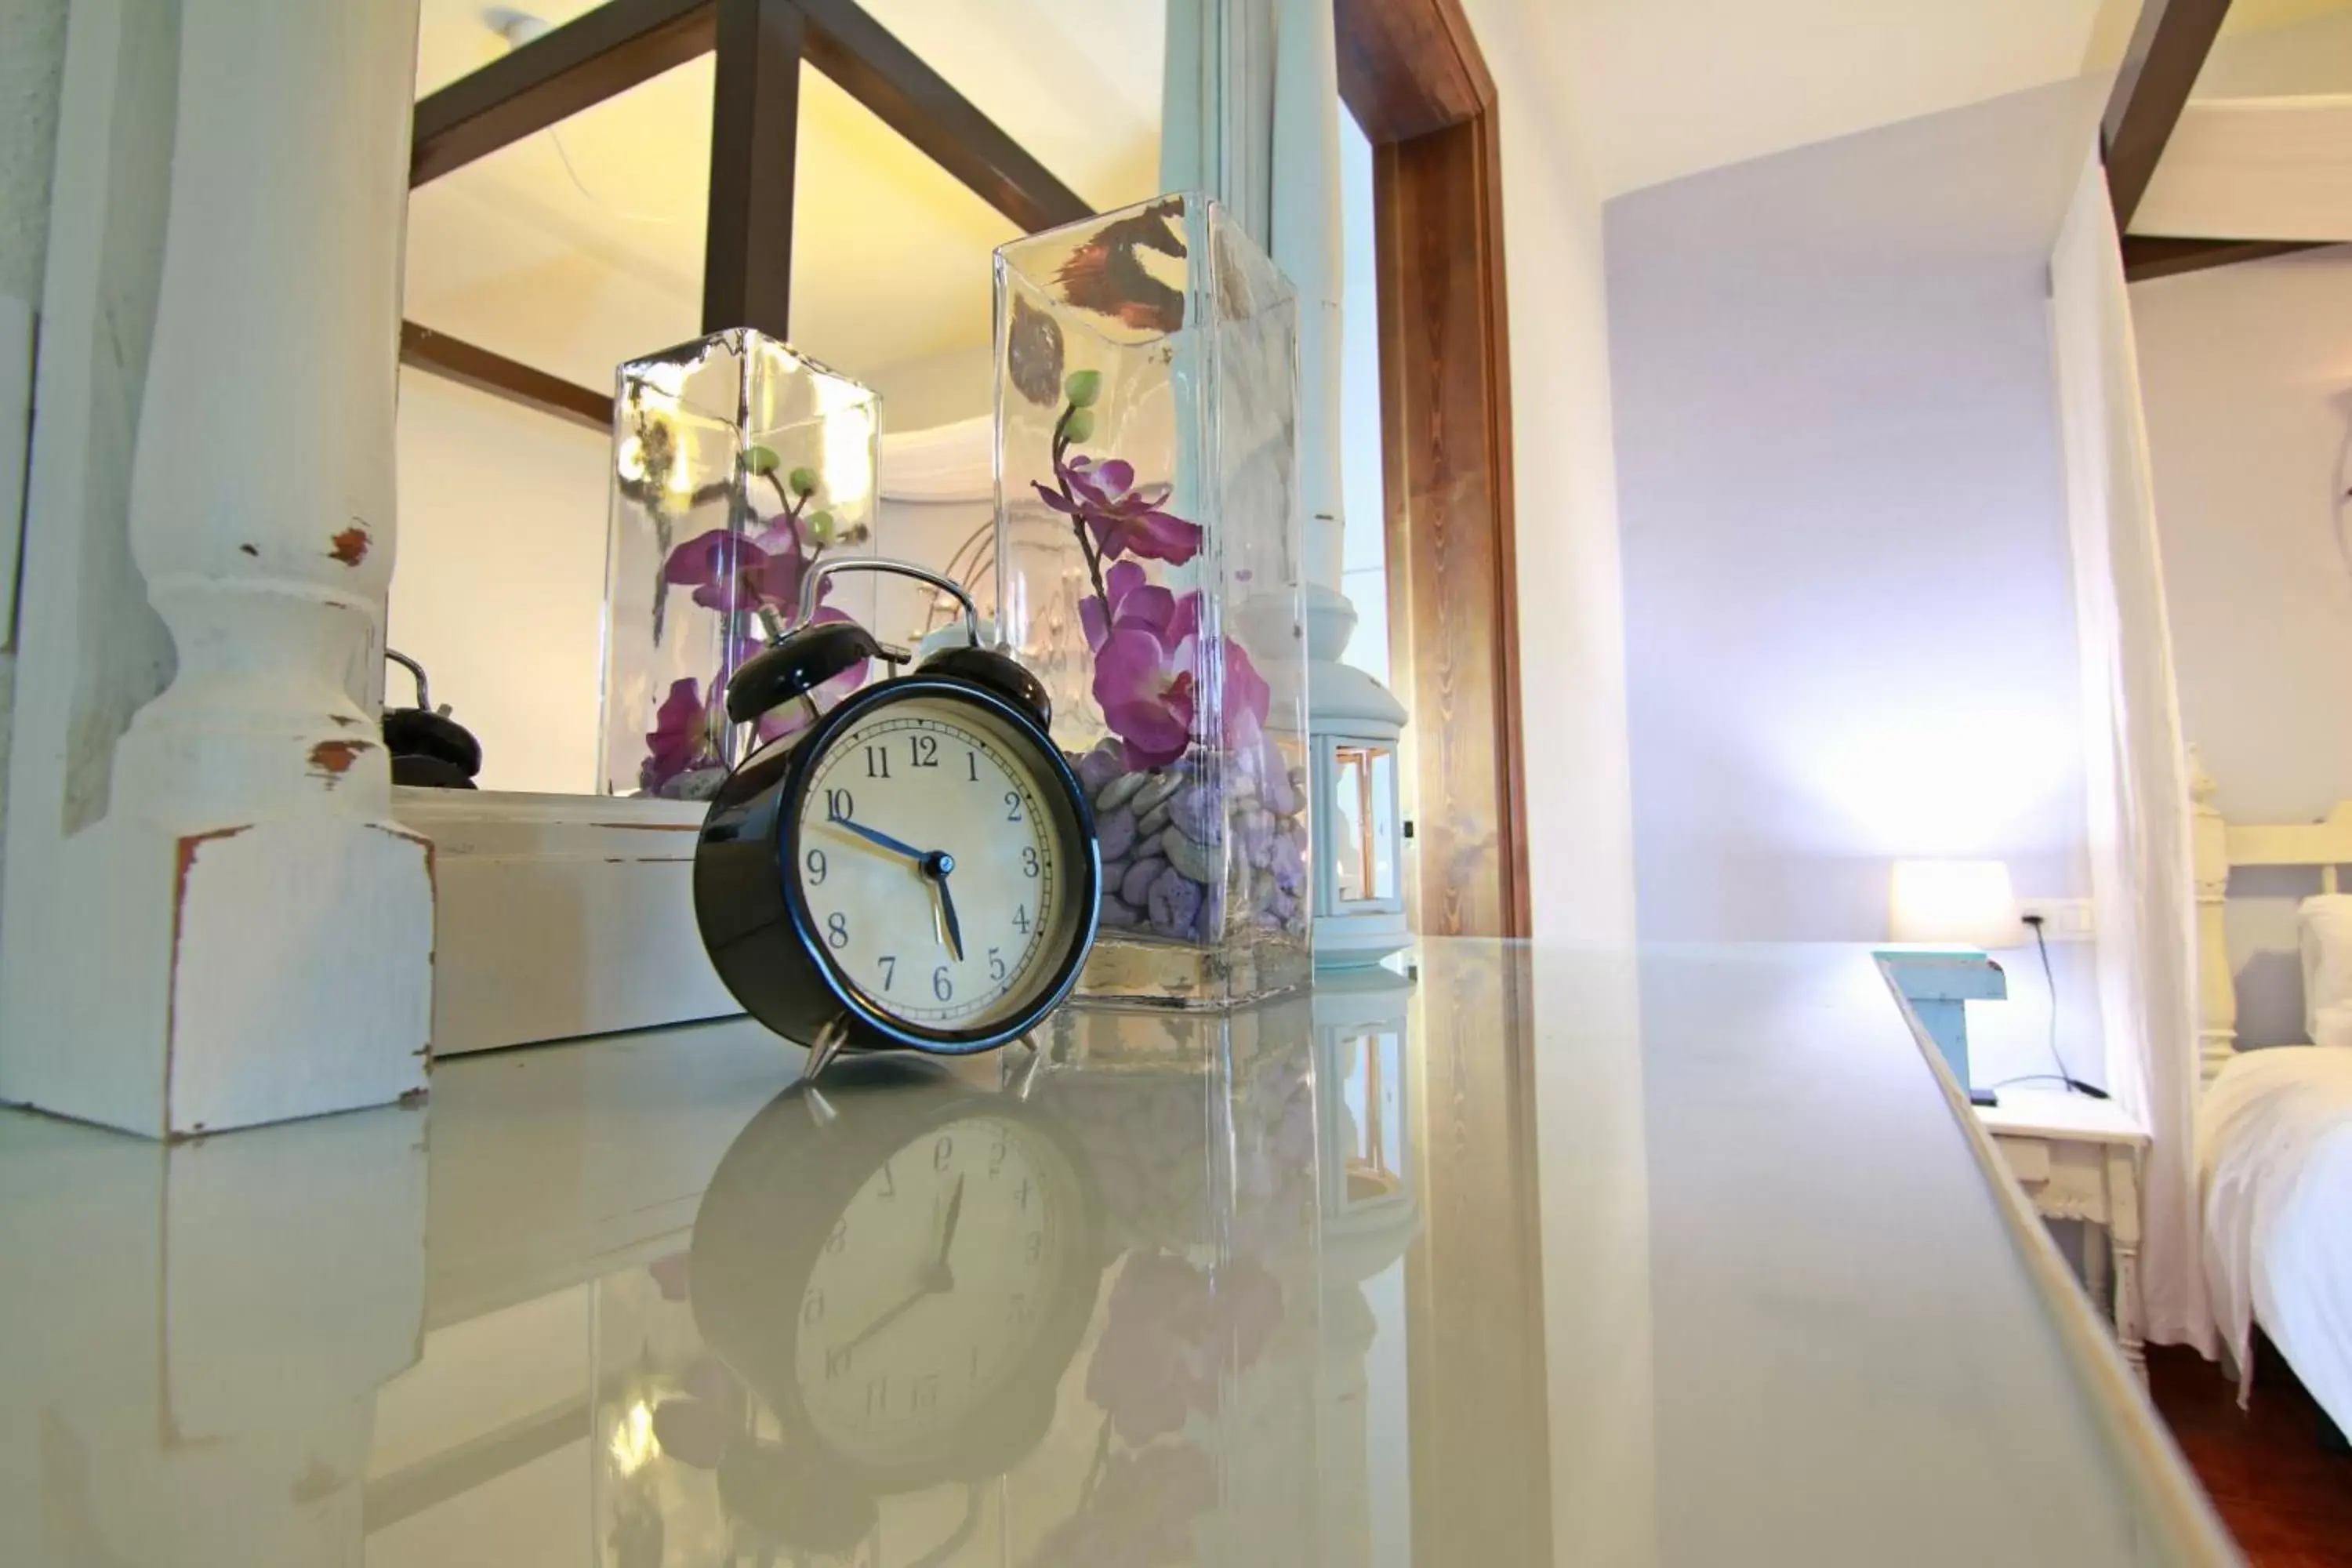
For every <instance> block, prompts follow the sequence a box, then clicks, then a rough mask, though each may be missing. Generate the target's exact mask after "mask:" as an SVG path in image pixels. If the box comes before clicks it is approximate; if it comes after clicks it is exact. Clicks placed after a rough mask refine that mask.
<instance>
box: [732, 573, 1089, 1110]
mask: <svg viewBox="0 0 2352 1568" xmlns="http://www.w3.org/2000/svg"><path fill="white" fill-rule="evenodd" d="M858 571H876V572H892V573H898V574H904V575H906V576H909V577H914V578H916V579H919V581H921V582H924V583H928V584H931V585H932V586H933V587H936V588H939V589H940V590H942V591H944V592H946V593H949V594H952V595H955V597H956V598H957V599H958V600H960V601H961V604H962V605H963V612H964V625H965V627H966V631H967V635H968V640H967V643H966V646H963V647H949V648H944V649H941V650H940V651H939V652H937V653H934V654H932V655H930V656H929V657H928V658H924V659H922V660H921V661H920V662H919V663H913V664H912V667H911V668H909V669H908V672H907V673H905V674H903V675H899V676H897V677H896V678H894V679H887V680H884V681H881V682H879V683H877V684H875V685H871V686H867V687H866V688H864V689H860V690H858V691H856V692H855V693H854V694H852V695H851V696H849V697H847V698H845V699H844V700H841V701H840V702H838V703H836V704H835V706H834V707H832V708H831V709H829V710H823V711H820V710H818V708H817V705H816V700H815V697H814V693H815V692H816V690H817V689H818V688H819V687H821V686H822V685H823V684H824V682H825V681H826V680H829V679H833V678H834V677H835V676H838V675H841V674H843V673H844V672H845V671H847V670H850V669H853V668H856V666H857V665H858V664H859V663H860V662H861V661H864V660H866V659H879V660H883V661H886V662H888V663H891V664H894V665H897V664H908V663H909V662H910V660H909V658H908V655H907V654H906V653H904V652H902V651H900V650H898V649H895V648H887V647H883V646H882V645H880V644H879V643H877V641H876V640H875V638H874V637H873V635H872V634H871V633H869V632H868V631H866V628H864V627H863V626H858V625H856V623H855V622H852V621H846V620H842V621H832V622H818V621H816V620H815V619H814V616H815V613H816V608H817V603H818V599H819V596H820V594H821V591H822V589H821V584H823V582H824V579H825V578H827V577H829V576H832V575H834V574H838V573H843V572H858ZM800 609H801V626H800V627H799V628H798V629H797V630H793V631H789V632H782V633H772V636H771V638H770V641H769V644H768V646H767V647H765V648H763V649H762V650H761V652H760V653H758V654H757V655H755V656H753V657H752V658H751V659H749V660H747V661H746V662H745V663H744V665H743V667H742V668H740V669H739V670H737V671H736V673H735V676H734V678H733V679H731V680H730V681H729V682H728V685H727V716H728V717H729V718H730V720H732V721H735V722H737V723H751V722H753V721H757V720H758V719H760V718H761V717H762V716H763V715H767V714H770V713H772V712H774V711H775V710H778V709H781V708H783V707H785V706H786V705H787V704H791V703H799V704H802V705H803V712H804V717H805V719H806V720H807V722H806V723H804V724H803V727H801V728H800V729H798V730H797V731H793V732H791V733H787V734H785V735H783V736H782V737H781V738H779V739H776V740H773V741H771V742H768V743H767V744H765V745H763V746H761V747H760V748H759V749H758V750H756V751H754V752H752V753H751V755H750V756H748V757H746V758H745V759H744V760H743V762H742V763H741V765H740V766H739V767H737V768H736V770H735V771H734V772H733V773H731V774H730V775H729V777H728V778H727V780H726V782H725V783H724V784H721V785H720V786H719V793H718V795H716V796H715V797H714V798H713V799H712V801H711V803H710V811H709V816H706V817H705V818H704V820H703V825H702V832H701V836H700V837H699V838H698V841H697V843H696V846H695V855H694V913H695V921H696V923H697V924H698V927H699V928H700V931H701V934H702V942H703V945H704V947H705V948H707V949H708V950H709V953H710V961H711V963H712V964H713V965H714V966H715V967H716V968H717V969H718V971H719V979H720V980H721V981H722V982H724V983H725V984H726V986H727V989H728V990H729V991H730V992H731V993H733V994H734V996H735V999H736V1000H737V1001H739V1002H740V1003H741V1004H742V1005H743V1006H744V1008H745V1009H746V1010H747V1011H748V1012H750V1013H751V1016H753V1017H756V1018H758V1019H759V1020H760V1021H761V1023H763V1024H765V1025H767V1026H768V1027H770V1028H772V1029H773V1030H775V1031H776V1032H777V1033H778V1034H780V1035H782V1036H784V1037H786V1038H788V1039H793V1040H798V1041H800V1042H802V1043H803V1044H805V1045H807V1046H809V1047H810V1048H811V1056H810V1060H809V1066H808V1068H807V1073H808V1076H810V1077H814V1076H815V1075H816V1074H817V1073H819V1072H821V1071H823V1070H824V1065H825V1063H826V1062H828V1061H830V1060H831V1059H832V1058H833V1056H834V1054H835V1052H836V1051H839V1050H844V1049H847V1050H898V1049H911V1050H918V1051H929V1052H933V1053H937V1054H942V1055H965V1054H969V1053H971V1052H975V1051H984V1050H990V1049H992V1048H994V1047H998V1046H1002V1045H1004V1044H1007V1043H1008V1042H1010V1041H1013V1040H1016V1039H1018V1038H1020V1037H1022V1036H1024V1035H1025V1034H1027V1033H1028V1032H1029V1031H1030V1030H1031V1029H1032V1028H1034V1027H1035V1026H1036V1025H1037V1023H1038V1021H1039V1020H1040V1019H1042V1018H1043V1017H1045V1015H1046V1014H1047V1013H1048V1012H1050V1011H1052V1010H1053V1008H1055V1006H1056V1005H1059V1004H1060V1003H1061V1002H1062V1001H1063V1000H1064V999H1065V998H1066V997H1067V996H1068V995H1069V994H1070V991H1071V988H1072V987H1073V986H1075V985H1076V984H1077V979H1078V971H1079V969H1080V968H1081V967H1082V966H1083V965H1084V964H1085V963H1086V960H1087V952H1089V951H1090V950H1091V949H1092V947H1093V945H1094V939H1095V922H1096V916H1097V903H1098V897H1099V888H1100V883H1101V880H1102V861H1101V856H1100V853H1099V851H1098V850H1097V847H1096V843H1095V827H1094V816H1093V813H1092V811H1091V809H1090V808H1089V807H1088V805H1087V796H1086V792H1085V790H1084V789H1082V788H1081V787H1080V785H1079V784H1078V781H1077V777H1076V774H1075V773H1072V772H1071V770H1070V766H1069V764H1068V763H1066V762H1065V761H1064V760H1063V757H1062V753H1061V751H1060V750H1059V748H1057V747H1056V746H1055V744H1054V742H1053V739H1052V737H1051V736H1050V735H1049V734H1048V733H1047V725H1048V724H1049V723H1050V722H1051V721H1052V717H1053V714H1052V709H1051V705H1050V703H1049V702H1048V700H1047V699H1046V696H1045V688H1044V686H1043V685H1042V684H1040V682H1039V681H1038V680H1037V679H1036V677H1034V676H1033V675H1031V674H1030V673H1029V672H1028V671H1027V670H1025V669H1024V668H1021V666H1020V665H1018V664H1017V663H1015V662H1014V661H1013V659H1012V658H1010V657H1009V656H1007V655H1005V654H1003V653H999V652H996V651H994V650H993V649H990V648H985V647H981V646H980V617H979V613H978V611H977V610H975V609H974V607H973V605H972V602H971V595H968V594H966V593H965V592H964V590H963V588H962V586H961V584H957V583H955V582H954V581H952V580H951V579H949V578H946V577H942V576H940V575H939V574H937V573H934V572H930V571H927V570H925V569H924V568H922V567H920V566H916V565H913V564H911V563H906V562H900V561H885V560H874V559H858V560H846V561H835V562H826V563H824V564H822V565H820V566H818V567H817V568H816V569H815V570H814V571H813V572H811V573H810V574H808V576H807V577H806V578H805V579H804V580H803V584H802V586H801V606H800Z"/></svg>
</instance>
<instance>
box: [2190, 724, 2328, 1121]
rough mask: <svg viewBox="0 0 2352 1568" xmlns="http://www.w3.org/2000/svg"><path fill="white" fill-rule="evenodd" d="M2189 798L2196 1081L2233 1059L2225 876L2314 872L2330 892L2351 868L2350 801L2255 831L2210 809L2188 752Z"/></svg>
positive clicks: (2200, 768)
mask: <svg viewBox="0 0 2352 1568" xmlns="http://www.w3.org/2000/svg"><path fill="white" fill-rule="evenodd" d="M2189 795H2190V797H2191V798H2192V800H2193V801H2194V802H2195V809H2196V871H2197V992H2198V1001H2199V1015H2200V1024H2199V1028H2198V1061H2199V1065H2200V1069H2201V1072H2202V1079H2201V1081H2202V1083H2203V1084H2205V1085H2207V1086H2210V1085H2211V1083H2212V1081H2213V1079H2214V1078H2215V1076H2216V1075H2218V1074H2219V1073H2220V1072H2221V1069H2222V1068H2225V1067H2227V1066H2228V1065H2229V1064H2230V1059H2231V1058H2232V1057H2234V1056H2236V1055H2237V1054H2238V983H2237V971H2236V968H2235V966H2234V965H2233V964H2231V962H2230V937H2229V931H2228V929H2227V928H2226V926H2225V925H2224V923H2223V920H2222V916H2223V913H2224V910H2225V908H2226V906H2227V904H2228V901H2229V896H2230V873H2231V871H2232V870H2233V869H2235V868H2238V867H2240V866H2303V867H2316V868H2318V870H2319V887H2320V890H2321V891H2322V892H2327V893H2333V892H2335V891H2336V868H2338V867H2341V866H2352V800H2340V801H2337V802H2336V805H2334V806H2332V807H2330V808H2329V810H2328V813H2327V815H2326V816H2325V817H2323V818H2322V819H2321V820H2319V821H2317V822H2299V823H2290V824H2283V825H2257V824H2248V823H2238V822H2229V821H2225V820H2224V819H2223V818H2222V816H2221V809H2220V808H2219V807H2218V806H2216V805H2214V804H2213V795H2214V784H2213V779H2212V775H2211V774H2210V773H2207V772H2206V771H2205V764H2204V763H2203V762H2202V760H2200V758H2199V756H2198V754H2197V748H2196V747H2194V746H2191V747H2189Z"/></svg>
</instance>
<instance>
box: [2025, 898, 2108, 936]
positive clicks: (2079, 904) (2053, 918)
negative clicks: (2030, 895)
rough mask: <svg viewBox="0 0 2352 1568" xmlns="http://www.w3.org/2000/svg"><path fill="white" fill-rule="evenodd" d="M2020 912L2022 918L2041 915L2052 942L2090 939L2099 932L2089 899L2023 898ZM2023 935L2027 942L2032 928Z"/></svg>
mask: <svg viewBox="0 0 2352 1568" xmlns="http://www.w3.org/2000/svg"><path fill="white" fill-rule="evenodd" d="M2017 912H2018V915H2019V916H2020V918H2021V920H2022V917H2024V916H2026V915H2040V916H2041V917H2042V935H2043V936H2044V937H2045V938H2047V939H2048V940H2050V941H2052V942H2089V941H2090V940H2091V939H2092V938H2093V937H2095V936H2096V935H2097V934H2098V925H2097V922H2096V921H2094V920H2093V919H2092V918H2091V900H2088V899H2020V900H2017ZM2023 935H2024V939H2025V941H2026V942H2032V940H2033V932H2032V931H2031V930H2028V931H2025V932H2024V933H2023Z"/></svg>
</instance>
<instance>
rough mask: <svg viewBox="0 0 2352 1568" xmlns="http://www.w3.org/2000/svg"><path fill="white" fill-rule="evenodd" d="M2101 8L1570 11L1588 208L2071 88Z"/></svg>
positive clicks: (1785, 5)
mask: <svg viewBox="0 0 2352 1568" xmlns="http://www.w3.org/2000/svg"><path fill="white" fill-rule="evenodd" d="M2099 3H2100V0H1570V3H1569V4H1568V5H1565V6H1564V7H1563V9H1564V10H1565V11H1566V12H1568V13H1570V14H1571V15H1570V16H1569V17H1568V18H1567V24H1568V29H1569V36H1568V37H1567V38H1565V39H1563V40H1562V41H1563V43H1565V44H1566V45H1568V46H1569V47H1568V49H1567V54H1568V57H1569V63H1570V81H1571V91H1572V92H1573V94H1574V96H1575V97H1576V99H1577V100H1578V101H1579V103H1580V109H1581V117H1582V120H1583V123H1584V127H1585V131H1586V134H1587V137H1588V139H1589V142H1590V153H1591V158H1592V162H1593V172H1594V174H1595V176H1596V178H1597V179H1598V181H1599V183H1600V185H1601V195H1602V196H1603V197H1607V196H1612V195H1618V194H1620V193H1622V192H1625V191H1630V190H1636V189H1639V188H1640V187H1642V186H1643V185H1649V184H1657V183H1659V182H1661V181H1664V180H1672V179H1678V178H1680V177H1682V176H1683V175H1685V174H1696V173H1698V172H1700V171H1701V170H1705V169H1711V168H1715V167H1717V166H1719V165H1721V164H1725V163H1739V162H1742V161H1744V160H1746V159H1749V158H1757V157H1761V156H1763V155H1765V154H1766V153H1778V152H1783V151H1785V150H1787V149H1789V148H1791V147H1800V146H1803V145H1805V144H1807V143H1809V142H1821V141H1826V140H1828V139H1829V138H1831V137H1833V136H1843V135H1846V134H1849V133H1851V132H1857V131H1864V130H1867V129H1869V128H1870V127H1872V126H1875V125H1884V124H1887V123H1890V122H1892V121H1897V120H1908V119H1911V118H1914V117H1915V116H1917V115H1922V114H1932V113H1934V112H1936V111H1937V110H1945V109H1956V108H1958V107H1960V106H1961V105H1963V104H1968V103H1974V102H1978V101H1979V100H1984V99H1989V98H1995V97H1999V96H2000V95H2001V94H2004V93H2009V92H2015V91H2019V90H2021V89H2025V88H2029V87H2034V86H2038V85H2040V84H2041V83H2043V82H2049V81H2056V80H2059V79H2062V78H2065V77H2071V76H2074V75H2075V74H2076V73H2078V72H2079V71H2080V70H2081V69H2082V68H2083V62H2084V53H2085V51H2086V49H2087V47H2088V46H2089V44H2090V40H2091V32H2092V26H2093V23H2094V21H2095V18H2096V16H2097V13H2098V10H2099Z"/></svg>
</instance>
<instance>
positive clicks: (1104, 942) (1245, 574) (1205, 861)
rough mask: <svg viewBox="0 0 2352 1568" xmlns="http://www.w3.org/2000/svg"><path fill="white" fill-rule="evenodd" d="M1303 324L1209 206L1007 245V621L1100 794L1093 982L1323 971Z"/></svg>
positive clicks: (1242, 987) (1185, 983)
mask: <svg viewBox="0 0 2352 1568" xmlns="http://www.w3.org/2000/svg"><path fill="white" fill-rule="evenodd" d="M1296 332H1297V326H1296V311H1295V307H1294V305H1293V302H1292V300H1291V296H1290V291H1289V289H1288V287H1287V286H1286V284H1285V283H1284V282H1283V280H1282V279H1281V277H1280V276H1279V274H1277V273H1276V271H1275V270H1274V268H1273V267H1272V265H1271V264H1270V263H1268V262H1267V261H1266V260H1265V257H1264V256H1263V255H1262V254H1261V253H1260V252H1258V250H1257V249H1256V247H1255V246H1254V245H1253V244H1252V243H1251V241H1250V240H1249V239H1248V237H1246V236H1245V235H1244V234H1243V233H1242V232H1241V231H1240V230H1239V229H1238V228H1236V227H1235V226H1234V225H1232V224H1231V223H1230V222H1228V221H1227V220H1226V218H1225V217H1224V216H1223V213H1222V212H1221V211H1220V210H1219V209H1218V208H1217V207H1216V205H1214V204H1213V203H1211V202H1208V201H1207V200H1205V199H1203V198H1201V197H1194V196H1171V197H1166V198H1162V199H1161V200H1160V201H1157V202H1154V203H1151V204H1149V205H1143V206H1139V207H1134V208H1130V209H1129V210H1128V211H1126V212H1124V213H1119V214H1114V215H1112V216H1109V217H1108V218H1092V219H1088V220H1087V221H1086V222H1085V223H1083V224H1079V225H1076V226H1071V227H1068V228H1064V229H1059V230H1055V231H1052V232H1049V233H1046V234H1043V235H1036V236H1033V237H1029V238H1027V239H1024V240H1022V241H1019V242H1017V243H1015V244H1013V245H1010V246H1007V247H1003V249H1002V250H1000V251H999V252H998V253H997V357H998V376H997V438H998V443H999V454H998V490H999V493H998V516H999V522H998V526H999V530H1000V532H999V538H998V552H999V560H998V573H997V575H998V583H999V584H1000V591H999V603H1000V613H1001V616H1002V620H1003V626H1004V631H1005V635H1006V637H1007V639H1008V641H1009V642H1010V643H1011V644H1012V645H1013V650H1014V651H1015V653H1016V654H1017V655H1018V656H1019V657H1020V658H1022V659H1023V660H1024V663H1027V664H1029V665H1030V666H1031V667H1032V668H1034V669H1035V670H1036V671H1037V673H1038V674H1039V675H1040V677H1041V679H1045V682H1046V684H1047V686H1048V688H1049V689H1050V690H1051V691H1052V692H1053V695H1054V698H1055V714H1056V717H1055V724H1056V727H1057V732H1058V733H1059V735H1060V736H1061V738H1062V740H1063V742H1064V744H1065V745H1066V746H1069V747H1070V748H1071V749H1072V751H1073V752H1074V761H1075V762H1076V766H1077V769H1078V773H1079V776H1080V778H1081V780H1082V781H1083V782H1084V784H1085V785H1086V787H1087V793H1088V795H1089V798H1090V799H1091V800H1092V802H1093V804H1094V806H1095V813H1096V821H1097V833H1098V836H1099V837H1100V840H1101V847H1102V858H1103V871H1104V879H1103V898H1102V905H1101V914H1102V935H1101V939H1100V941H1099V942H1098V944H1097V950H1096V956H1095V958H1094V960H1093V962H1092V963H1089V965H1088V967H1087V976H1086V980H1085V981H1084V983H1083V984H1082V992H1083V993H1084V994H1092V995H1098V996H1123V997H1129V998H1135V999H1141V1000H1150V1001H1159V1002H1165V1003H1173V1004H1177V1005H1224V1004H1228V1003H1233V1002H1239V1001H1246V1000H1249V999H1251V998H1253V997H1256V996H1261V995H1266V994H1273V993H1275V992H1278V991H1282V990H1286V989H1289V988H1290V987H1292V986H1295V985H1297V984H1302V983H1304V981H1305V980H1306V978H1307V964H1308V955H1307V940H1308V939H1307V933H1308V928H1309V921H1310V915H1311V911H1310V909H1309V907H1308V906H1309V900H1308V898H1307V879H1306V865H1307V846H1308V840H1307V789H1306V787H1305V785H1306V778H1307V774H1306V763H1307V758H1306V752H1305V737H1304V732H1303V731H1304V722H1303V721H1304V718H1305V708H1306V693H1305V666H1304V660H1303V644H1302V642H1301V638H1300V629H1299V627H1300V617H1301V607H1300V589H1299V581H1300V580H1299V554H1300V540H1299V523H1300V520H1299V517H1298V511H1297V363H1296ZM1072 742H1080V744H1078V745H1075V746H1074V745H1072Z"/></svg>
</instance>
